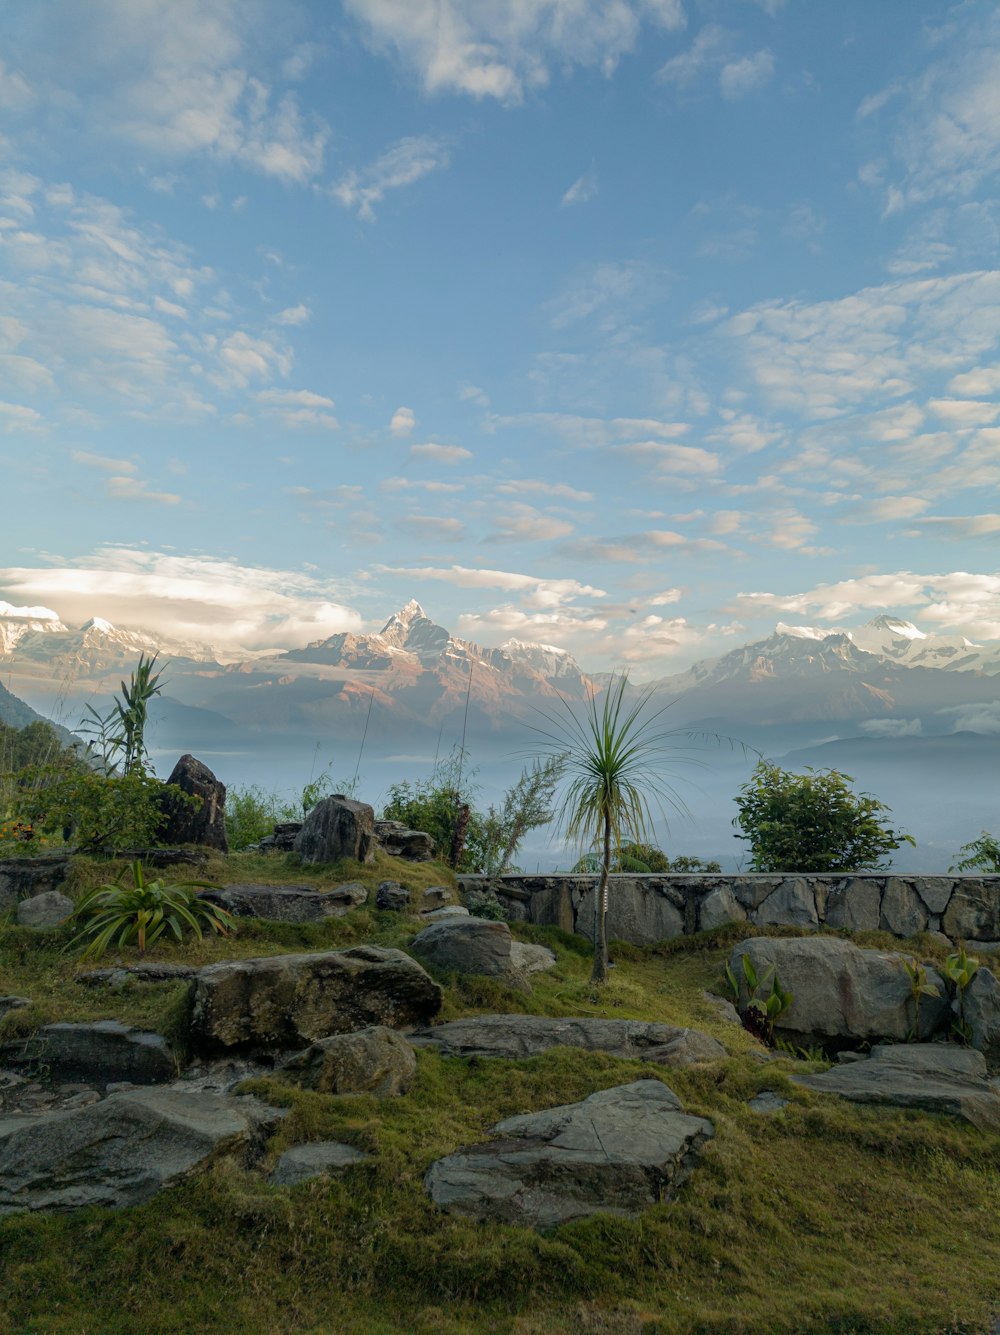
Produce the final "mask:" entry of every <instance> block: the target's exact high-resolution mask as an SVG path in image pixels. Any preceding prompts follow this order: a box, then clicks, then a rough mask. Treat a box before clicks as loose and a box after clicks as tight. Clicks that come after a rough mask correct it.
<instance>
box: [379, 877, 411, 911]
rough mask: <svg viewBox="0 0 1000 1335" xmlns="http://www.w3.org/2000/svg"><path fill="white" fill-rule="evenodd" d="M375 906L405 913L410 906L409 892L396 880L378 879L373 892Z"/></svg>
mask: <svg viewBox="0 0 1000 1335" xmlns="http://www.w3.org/2000/svg"><path fill="white" fill-rule="evenodd" d="M375 907H376V908H379V909H389V910H390V911H391V912H393V913H406V912H407V911H408V910H409V907H410V892H409V890H406V889H404V887H403V886H401V885H400V883H399V882H398V881H380V882H379V887H378V890H377V891H376V892H375Z"/></svg>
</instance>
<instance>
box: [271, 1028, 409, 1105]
mask: <svg viewBox="0 0 1000 1335" xmlns="http://www.w3.org/2000/svg"><path fill="white" fill-rule="evenodd" d="M278 1070H279V1072H280V1077H281V1079H282V1080H285V1081H287V1082H288V1083H289V1084H293V1085H299V1086H300V1087H301V1088H303V1089H315V1090H316V1091H317V1092H318V1093H320V1094H372V1095H374V1096H375V1097H376V1098H380V1099H383V1098H391V1097H393V1096H394V1095H397V1094H405V1093H406V1091H407V1090H408V1089H409V1088H410V1086H411V1085H412V1084H413V1080H414V1078H415V1076H416V1074H417V1059H416V1057H415V1055H414V1052H413V1048H412V1047H411V1045H410V1044H409V1043H407V1041H406V1039H404V1038H401V1037H400V1036H399V1034H398V1033H396V1031H395V1029H388V1028H386V1026H385V1025H369V1027H368V1028H367V1029H359V1030H357V1031H356V1032H355V1033H352V1034H335V1035H333V1036H332V1037H330V1038H321V1039H320V1040H319V1042H318V1043H314V1044H313V1045H312V1046H311V1047H308V1048H306V1050H305V1051H304V1052H297V1053H296V1054H295V1055H294V1056H293V1057H290V1058H289V1059H288V1060H287V1061H285V1062H283V1063H282V1064H281V1066H280V1067H279V1068H278Z"/></svg>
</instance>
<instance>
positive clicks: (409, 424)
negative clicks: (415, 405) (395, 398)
mask: <svg viewBox="0 0 1000 1335" xmlns="http://www.w3.org/2000/svg"><path fill="white" fill-rule="evenodd" d="M416 425H417V417H416V413H414V411H413V409H412V408H397V409H396V411H395V412H394V413H393V415H392V421H391V422H390V423H389V430H390V431H391V432H392V434H393V435H394V436H408V435H409V434H410V432H411V431H412V430H413V428H414V427H415V426H416Z"/></svg>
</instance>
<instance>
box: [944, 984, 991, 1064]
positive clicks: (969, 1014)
mask: <svg viewBox="0 0 1000 1335" xmlns="http://www.w3.org/2000/svg"><path fill="white" fill-rule="evenodd" d="M954 1010H955V1012H956V1014H957V1012H958V1003H957V1001H956V1002H955V1003H954ZM964 1010H965V1022H966V1024H967V1025H968V1026H969V1030H970V1036H971V1042H972V1046H973V1047H974V1048H975V1049H976V1050H977V1051H978V1052H981V1053H982V1054H983V1056H984V1057H985V1058H986V1064H987V1066H988V1067H989V1068H990V1069H991V1070H997V1069H998V1068H1000V982H998V981H997V978H996V977H995V975H994V974H993V973H992V971H991V970H989V969H987V968H985V967H984V966H983V965H980V966H979V968H978V969H977V970H976V973H975V974H974V976H973V979H972V982H971V983H970V984H969V986H968V987H967V988H966V989H965V1005H964Z"/></svg>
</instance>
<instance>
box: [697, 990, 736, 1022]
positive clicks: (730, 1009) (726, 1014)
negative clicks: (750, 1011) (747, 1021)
mask: <svg viewBox="0 0 1000 1335" xmlns="http://www.w3.org/2000/svg"><path fill="white" fill-rule="evenodd" d="M701 995H702V998H703V1000H705V1001H707V1002H708V1004H709V1005H710V1006H711V1007H712V1009H713V1010H714V1011H716V1012H717V1013H718V1015H719V1018H720V1019H723V1020H725V1021H726V1023H727V1024H738V1025H742V1023H743V1021H742V1020H741V1019H740V1013H739V1011H738V1010H737V1009H736V1007H735V1006H734V1005H733V1003H732V1002H731V1001H727V1000H726V998H725V997H717V996H716V995H715V993H714V992H707V991H706V992H702V994H701Z"/></svg>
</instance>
